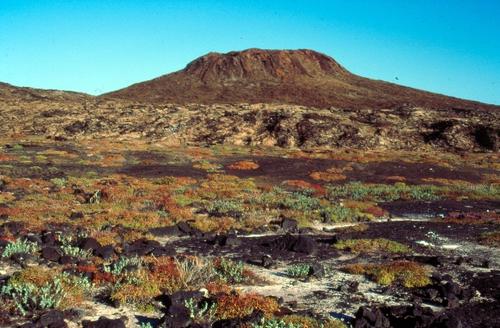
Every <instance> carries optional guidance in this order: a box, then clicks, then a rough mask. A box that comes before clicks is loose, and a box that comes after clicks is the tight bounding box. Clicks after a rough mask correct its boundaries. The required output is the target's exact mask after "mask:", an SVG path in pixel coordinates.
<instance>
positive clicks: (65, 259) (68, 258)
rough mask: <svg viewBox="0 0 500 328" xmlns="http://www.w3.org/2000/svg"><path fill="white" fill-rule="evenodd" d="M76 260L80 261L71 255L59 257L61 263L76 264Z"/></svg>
mask: <svg viewBox="0 0 500 328" xmlns="http://www.w3.org/2000/svg"><path fill="white" fill-rule="evenodd" d="M76 262H78V259H77V258H76V257H73V256H69V255H64V256H61V258H60V259H59V264H75V263H76Z"/></svg>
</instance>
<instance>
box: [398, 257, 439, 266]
mask: <svg viewBox="0 0 500 328" xmlns="http://www.w3.org/2000/svg"><path fill="white" fill-rule="evenodd" d="M405 259H406V260H408V261H414V262H419V263H422V264H428V265H432V266H435V267H437V266H442V265H443V264H445V262H446V259H445V258H444V257H443V256H426V255H418V256H406V257H405Z"/></svg>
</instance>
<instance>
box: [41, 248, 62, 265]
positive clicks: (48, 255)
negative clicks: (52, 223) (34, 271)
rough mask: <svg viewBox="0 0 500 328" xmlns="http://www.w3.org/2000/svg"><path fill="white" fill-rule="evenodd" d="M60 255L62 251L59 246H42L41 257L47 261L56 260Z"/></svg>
mask: <svg viewBox="0 0 500 328" xmlns="http://www.w3.org/2000/svg"><path fill="white" fill-rule="evenodd" d="M61 256H63V252H62V251H61V249H60V248H59V247H56V246H47V247H44V248H42V258H44V259H46V260H47V261H52V262H58V261H59V259H60V258H61Z"/></svg>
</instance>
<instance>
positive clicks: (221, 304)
mask: <svg viewBox="0 0 500 328" xmlns="http://www.w3.org/2000/svg"><path fill="white" fill-rule="evenodd" d="M278 310H279V305H278V302H277V300H276V299H275V298H273V297H266V296H262V295H258V294H239V293H230V294H223V295H220V296H218V297H217V317H218V318H221V319H234V318H243V317H245V316H247V315H249V314H251V313H252V312H253V311H261V312H263V313H264V315H265V316H266V317H270V316H272V315H273V314H274V313H276V312H277V311H278Z"/></svg>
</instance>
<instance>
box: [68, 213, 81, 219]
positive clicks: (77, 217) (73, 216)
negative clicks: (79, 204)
mask: <svg viewBox="0 0 500 328" xmlns="http://www.w3.org/2000/svg"><path fill="white" fill-rule="evenodd" d="M69 219H70V220H78V219H83V213H82V212H72V213H71V214H70V216H69Z"/></svg>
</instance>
